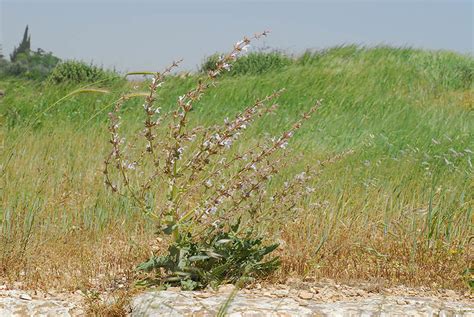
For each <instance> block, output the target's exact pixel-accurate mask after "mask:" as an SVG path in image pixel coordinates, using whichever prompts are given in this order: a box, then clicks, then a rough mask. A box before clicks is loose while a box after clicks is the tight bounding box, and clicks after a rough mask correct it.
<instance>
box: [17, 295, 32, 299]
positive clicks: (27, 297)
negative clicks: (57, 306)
mask: <svg viewBox="0 0 474 317" xmlns="http://www.w3.org/2000/svg"><path fill="white" fill-rule="evenodd" d="M20 299H23V300H32V299H33V298H31V296H30V295H28V294H21V295H20Z"/></svg>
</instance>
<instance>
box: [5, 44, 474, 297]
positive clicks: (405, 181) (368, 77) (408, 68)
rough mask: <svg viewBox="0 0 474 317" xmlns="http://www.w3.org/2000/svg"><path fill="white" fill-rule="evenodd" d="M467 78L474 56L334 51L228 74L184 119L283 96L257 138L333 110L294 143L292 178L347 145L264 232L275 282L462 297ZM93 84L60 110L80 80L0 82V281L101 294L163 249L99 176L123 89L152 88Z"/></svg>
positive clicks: (468, 184) (468, 222)
mask: <svg viewBox="0 0 474 317" xmlns="http://www.w3.org/2000/svg"><path fill="white" fill-rule="evenodd" d="M473 74H474V59H473V58H472V57H470V56H462V55H458V54H455V53H451V52H430V51H423V50H414V49H408V48H390V47H378V48H371V49H365V48H358V47H355V46H345V47H338V48H334V49H329V50H326V51H323V52H319V53H307V54H305V55H303V56H302V57H300V58H298V59H297V60H296V61H294V62H292V63H291V64H290V65H286V66H285V65H283V66H281V67H278V68H275V69H273V70H271V71H268V72H263V73H260V74H256V75H252V73H251V72H249V73H247V74H234V75H232V76H224V78H222V79H221V81H220V83H219V85H218V86H217V87H216V88H213V89H211V90H209V91H208V92H207V94H206V95H205V96H204V97H203V99H202V100H201V101H200V102H199V103H198V104H197V105H196V108H195V109H194V110H193V111H192V112H191V115H192V117H193V118H194V119H193V120H194V122H196V123H199V124H204V125H209V124H213V123H216V122H222V121H223V120H224V118H226V117H231V116H232V115H233V114H235V113H237V112H238V111H239V110H242V109H243V108H244V107H245V106H248V105H251V104H252V103H253V101H254V100H255V99H257V98H261V97H264V96H265V95H268V94H270V93H271V92H273V91H275V90H278V89H280V88H285V89H286V92H285V93H284V94H283V95H282V96H281V97H280V98H279V100H278V104H279V105H280V107H279V110H278V111H277V113H276V115H274V116H270V117H267V118H264V119H263V120H261V121H259V122H258V124H256V125H255V126H253V127H252V128H251V129H250V130H249V131H248V133H247V140H248V141H249V142H256V141H258V140H260V139H263V138H265V137H268V136H272V135H277V134H278V132H279V131H283V129H285V128H287V127H288V126H290V125H291V123H292V122H294V121H295V120H296V119H297V118H298V117H299V116H300V115H301V113H303V112H304V111H305V110H308V109H309V108H310V107H311V106H312V105H313V104H314V102H315V101H316V100H317V99H323V100H324V101H323V107H322V108H320V109H319V110H318V112H317V113H316V114H315V115H314V116H313V118H311V120H310V121H308V122H307V123H306V124H305V126H304V127H303V128H302V129H301V130H299V131H298V133H297V134H296V135H295V137H294V138H293V139H292V141H291V143H290V146H291V153H293V154H294V157H295V159H296V158H299V160H298V161H297V163H295V164H294V165H292V166H291V168H289V169H288V170H287V171H283V172H282V173H283V177H284V176H285V175H289V173H291V172H295V171H298V170H299V169H301V168H303V167H304V166H305V165H310V166H315V165H316V164H317V162H318V160H324V159H327V158H331V157H332V156H335V155H337V154H339V153H343V152H344V151H349V150H352V151H353V153H352V154H348V155H346V156H344V157H343V158H342V159H340V160H338V161H337V162H334V163H333V164H330V165H328V166H326V167H325V168H324V169H323V170H322V171H321V173H320V174H319V177H318V178H317V179H316V180H315V181H314V183H313V184H311V185H312V187H314V188H315V191H314V192H313V193H311V194H308V195H307V196H306V197H305V199H304V201H303V202H302V203H301V209H302V211H301V212H299V213H295V214H287V215H281V218H282V219H284V221H281V222H279V223H272V224H269V226H268V228H267V230H268V235H269V239H270V240H275V239H278V240H279V241H280V242H282V243H281V246H280V248H279V249H278V252H279V254H280V256H281V257H282V261H283V265H282V268H281V270H280V272H279V273H278V274H277V275H276V276H275V278H276V279H278V278H279V277H284V276H288V275H292V274H294V275H299V276H306V275H311V276H315V277H318V278H333V279H337V280H342V281H350V280H368V279H370V280H377V281H383V282H385V283H388V284H400V283H404V284H409V285H425V286H430V287H451V288H458V289H459V288H466V287H467V286H466V285H467V284H466V278H469V277H466V276H463V275H462V272H463V271H464V270H466V269H468V268H469V267H470V266H472V260H473V258H472V254H473V251H474V250H473V248H472V239H473V237H474V231H473V220H474V213H473V209H474V178H473V175H474V173H473V172H474V167H473V164H474V101H473V100H474V98H473V96H474V95H473V92H474V89H473V87H474V86H473V76H474V75H473ZM196 77H197V75H191V76H188V77H186V78H182V77H179V76H173V77H171V78H169V80H168V81H167V82H166V83H165V85H164V86H163V88H162V89H161V90H160V91H159V94H158V101H157V103H158V104H159V105H160V106H161V107H162V108H163V109H164V110H166V109H171V108H172V107H173V106H174V105H175V103H176V98H177V96H178V95H180V94H182V93H184V92H186V89H187V88H189V87H191V86H192V84H193V83H195V82H196ZM135 85H137V86H139V87H138V88H136V89H134V86H135ZM99 86H101V87H105V88H108V89H110V90H111V91H113V93H110V94H106V95H102V94H81V95H74V96H72V97H71V98H68V99H65V100H64V101H62V102H60V103H58V104H54V103H55V102H56V101H57V100H59V99H60V98H62V97H64V96H65V95H67V94H68V93H69V92H71V91H73V90H74V89H76V88H77V87H75V86H66V85H58V86H54V85H46V84H44V83H39V82H33V81H23V80H18V79H9V78H6V79H1V80H0V89H2V90H4V91H5V97H3V98H2V99H0V140H1V152H0V164H1V179H0V189H1V194H0V195H1V196H0V197H1V200H0V272H1V274H0V279H5V280H6V281H10V282H11V281H23V282H24V283H25V284H26V285H28V286H30V287H57V288H65V289H76V288H78V287H91V285H95V284H94V281H96V280H99V282H98V283H99V284H100V283H102V284H101V285H108V283H109V284H110V283H111V282H112V281H113V280H114V279H115V278H116V277H117V276H126V277H130V276H131V275H132V274H133V272H132V271H133V268H134V266H135V265H136V264H137V263H139V262H140V261H142V260H144V259H145V258H147V257H148V256H149V254H150V252H151V250H152V249H154V248H158V249H159V248H160V242H159V241H157V240H154V229H155V228H154V227H153V223H151V222H150V221H148V220H147V219H146V217H144V216H143V215H142V214H141V213H140V212H139V211H138V210H137V208H136V206H134V205H133V203H132V202H131V201H129V200H127V199H125V198H118V197H117V196H114V195H113V194H112V193H110V192H109V191H108V190H107V189H106V188H105V186H104V184H103V180H104V179H103V175H102V169H103V161H104V158H105V156H106V153H107V150H108V143H107V142H108V131H107V113H108V112H109V111H110V109H111V108H112V106H113V102H114V100H116V99H117V98H118V97H119V96H120V94H122V93H124V92H129V91H143V90H146V84H144V83H129V82H120V81H119V82H115V83H112V84H108V83H102V84H101V85H99ZM142 103H143V101H142V100H139V99H133V100H130V101H128V102H127V103H126V104H125V106H124V108H123V114H122V116H123V118H124V121H125V123H124V126H125V127H126V128H127V127H128V128H130V129H132V128H133V127H136V126H139V125H140V123H141V122H142V121H143V115H142V112H143V108H142V107H141V105H142ZM52 105H53V106H52ZM125 130H126V129H125ZM295 161H296V160H295ZM276 181H278V180H276Z"/></svg>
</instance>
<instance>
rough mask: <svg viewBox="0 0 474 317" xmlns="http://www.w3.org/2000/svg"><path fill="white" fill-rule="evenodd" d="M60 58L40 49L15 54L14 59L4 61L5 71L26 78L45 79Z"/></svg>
mask: <svg viewBox="0 0 474 317" xmlns="http://www.w3.org/2000/svg"><path fill="white" fill-rule="evenodd" d="M60 61H61V60H60V59H59V58H58V57H56V56H54V55H53V54H52V53H51V52H46V51H44V50H42V49H40V48H39V49H38V50H37V51H34V52H31V51H28V52H26V53H19V54H17V55H16V58H15V61H14V62H11V63H5V73H6V74H7V75H10V76H18V77H26V78H28V79H37V80H41V79H45V78H46V77H48V75H49V74H50V73H51V71H52V70H53V69H54V68H55V67H56V65H57V64H58V63H59V62H60Z"/></svg>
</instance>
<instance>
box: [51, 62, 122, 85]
mask: <svg viewBox="0 0 474 317" xmlns="http://www.w3.org/2000/svg"><path fill="white" fill-rule="evenodd" d="M118 77H119V76H118V74H117V73H115V72H113V71H108V70H104V69H103V68H101V67H98V66H95V65H92V64H86V63H84V62H80V61H73V60H71V61H65V62H63V63H60V64H58V65H57V66H56V68H54V70H53V71H52V72H51V75H50V76H49V78H48V82H50V83H55V84H60V83H83V82H96V81H99V80H107V79H114V78H118Z"/></svg>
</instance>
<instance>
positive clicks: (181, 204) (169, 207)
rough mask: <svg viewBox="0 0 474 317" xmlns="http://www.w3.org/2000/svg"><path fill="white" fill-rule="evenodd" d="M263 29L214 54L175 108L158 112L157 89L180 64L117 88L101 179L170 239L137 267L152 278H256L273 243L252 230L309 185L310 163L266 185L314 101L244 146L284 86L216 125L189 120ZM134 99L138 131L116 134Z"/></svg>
mask: <svg viewBox="0 0 474 317" xmlns="http://www.w3.org/2000/svg"><path fill="white" fill-rule="evenodd" d="M267 33H268V32H263V33H260V34H256V35H254V36H253V37H251V38H244V39H243V40H242V41H239V42H238V43H236V44H235V45H234V46H233V49H232V50H231V52H230V53H228V54H224V55H222V56H219V58H218V59H217V61H216V65H215V67H213V68H212V69H210V70H208V72H207V74H206V76H205V77H204V78H199V80H198V82H197V84H196V85H195V86H194V87H193V88H191V89H190V90H189V91H187V92H186V93H185V94H183V95H181V96H179V97H178V98H177V102H176V107H175V109H173V110H172V111H170V112H164V113H162V110H161V107H160V106H159V105H158V104H157V103H158V102H157V96H158V95H157V94H158V91H159V88H160V87H161V86H162V85H163V84H164V83H165V79H166V77H167V76H168V75H170V73H171V72H172V71H173V69H174V68H176V67H177V66H178V65H179V62H173V64H172V65H171V66H170V67H168V68H167V69H166V70H165V71H163V72H160V73H151V74H152V76H153V78H152V80H151V83H150V85H149V91H147V92H139V93H131V94H128V95H123V96H122V97H121V98H120V99H119V100H118V101H117V102H116V104H115V106H114V109H113V111H112V112H110V113H109V118H110V126H109V131H110V136H111V138H110V144H111V150H110V152H109V154H108V156H107V157H106V159H105V168H104V175H105V183H106V185H107V186H108V187H110V189H111V190H112V191H113V192H115V193H118V194H120V195H123V196H126V197H127V198H129V199H131V200H133V201H134V202H135V204H136V205H137V206H139V207H140V209H141V210H143V211H144V212H145V213H146V215H148V216H149V217H150V218H152V219H153V221H155V222H156V225H157V227H158V228H159V232H160V234H164V235H168V236H169V237H170V240H169V249H168V251H169V252H168V254H167V255H164V256H153V257H152V258H151V259H150V260H149V261H148V262H145V263H143V264H142V265H140V266H139V268H140V269H142V270H145V271H154V272H156V274H157V275H156V277H157V278H156V279H154V280H155V281H158V282H161V283H171V284H179V285H181V286H183V287H185V288H191V289H193V288H200V287H205V286H206V285H209V284H216V283H217V284H218V283H221V282H224V281H226V282H236V281H237V279H238V278H245V277H248V278H251V277H256V276H261V275H264V274H266V273H268V272H271V271H272V270H274V269H275V268H276V267H277V266H278V263H279V262H278V259H277V258H273V259H271V260H269V261H265V259H264V257H265V255H267V254H269V253H270V252H272V251H273V250H275V248H276V246H277V245H276V244H273V245H269V246H265V245H263V242H262V240H261V238H259V237H256V235H257V234H256V233H255V232H256V230H255V228H256V225H257V224H258V223H260V222H261V220H263V219H268V218H270V217H271V218H272V219H277V215H278V213H281V212H285V211H288V210H291V209H292V208H295V207H296V205H297V201H298V200H299V199H300V198H301V197H303V196H304V195H305V193H306V192H305V191H308V190H311V189H310V188H309V187H308V186H307V185H306V183H307V182H308V180H309V179H310V175H311V173H310V171H309V170H308V171H304V172H302V173H300V174H298V175H296V176H295V177H293V178H291V179H289V180H288V181H287V182H285V183H284V185H283V186H282V188H279V189H278V188H277V189H274V188H272V189H271V190H270V189H269V180H270V179H271V178H272V177H273V176H275V175H276V174H278V173H279V171H281V170H282V169H284V168H285V167H286V166H287V164H288V162H289V160H288V159H285V158H289V159H293V158H291V156H290V155H289V154H287V155H276V153H277V152H281V151H287V150H286V147H287V145H288V141H289V140H290V139H291V137H292V136H293V135H294V133H295V132H296V131H297V130H298V129H300V128H301V126H302V124H303V122H304V121H306V120H308V119H309V118H310V116H311V115H312V114H313V113H314V111H315V110H316V109H317V107H318V106H319V105H320V101H317V102H316V104H315V105H314V106H313V107H311V108H310V110H309V111H308V112H306V113H304V114H303V115H302V116H301V118H300V119H299V120H298V121H297V122H294V123H293V125H292V126H291V127H290V128H289V129H288V130H286V131H283V132H282V133H281V134H280V135H278V136H275V137H273V138H271V139H270V138H269V139H268V141H267V142H266V143H263V144H260V143H259V144H256V145H252V144H251V145H249V146H245V147H236V146H235V144H236V143H237V142H239V140H242V135H243V134H244V133H245V131H246V130H248V129H249V127H250V126H251V125H252V124H254V123H255V121H256V120H257V119H259V118H262V117H265V116H267V115H268V114H270V113H273V112H274V111H275V110H276V109H277V105H276V104H275V103H274V100H275V99H276V98H277V97H278V96H280V95H281V94H282V93H283V90H279V91H275V92H274V93H272V94H270V95H268V96H266V97H263V98H262V99H259V100H256V101H255V102H254V103H253V104H252V105H249V106H248V107H247V108H245V109H244V110H243V111H242V112H240V113H238V114H237V115H236V116H235V117H234V118H233V119H226V120H224V122H223V123H222V124H217V125H211V126H201V125H199V124H197V123H195V122H193V121H192V110H193V107H194V106H195V105H196V103H197V102H198V101H199V100H200V99H201V98H202V96H203V95H204V94H205V93H206V92H207V91H208V90H209V89H211V88H212V87H215V86H216V84H217V81H218V78H219V76H220V75H222V74H223V73H224V72H228V71H230V70H231V69H232V65H233V63H234V62H235V61H236V60H237V59H238V58H239V57H240V56H242V55H243V54H244V53H245V52H246V51H247V49H248V47H249V45H250V43H251V42H252V41H253V40H256V39H259V38H261V37H263V36H266V35H267ZM148 74H150V73H148ZM140 96H143V97H144V104H143V109H144V118H145V119H144V122H143V128H141V129H140V131H139V133H138V134H137V136H136V137H135V138H134V139H133V140H132V139H130V140H126V139H125V138H124V137H123V136H122V134H121V133H120V132H121V131H120V124H121V116H120V112H121V109H122V106H123V104H124V103H125V102H126V101H127V100H128V99H130V98H132V97H140Z"/></svg>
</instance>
